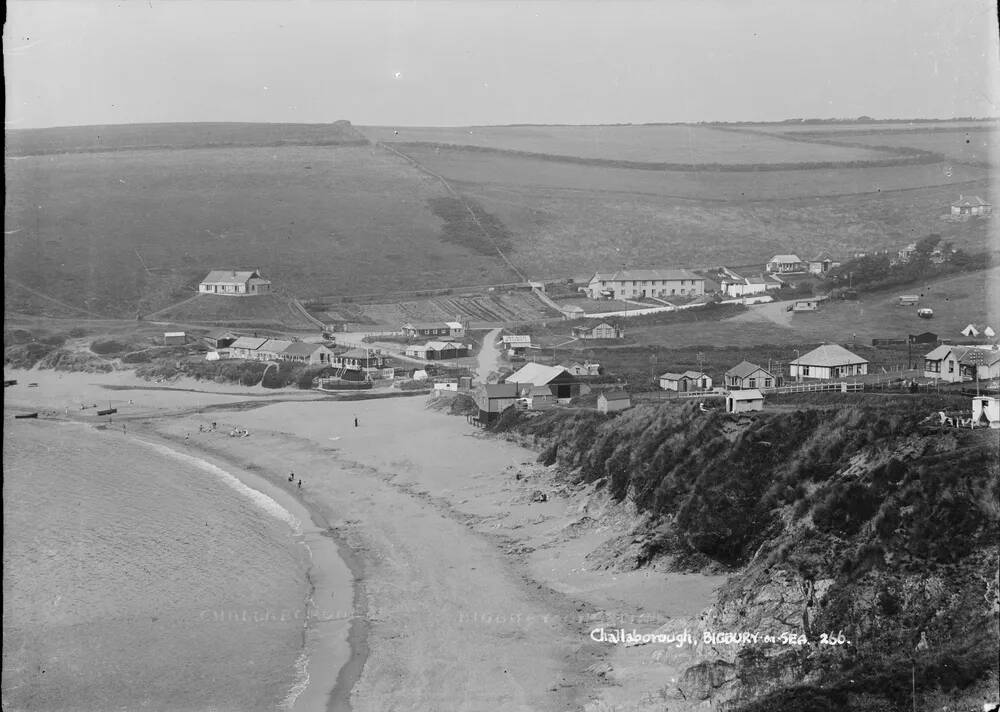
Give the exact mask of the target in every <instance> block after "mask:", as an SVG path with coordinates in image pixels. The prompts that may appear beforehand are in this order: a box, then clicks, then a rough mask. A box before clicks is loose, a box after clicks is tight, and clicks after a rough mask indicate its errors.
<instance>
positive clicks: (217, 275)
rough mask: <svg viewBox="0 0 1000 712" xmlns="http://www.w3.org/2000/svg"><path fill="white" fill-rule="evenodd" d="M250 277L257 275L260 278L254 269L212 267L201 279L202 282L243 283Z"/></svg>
mask: <svg viewBox="0 0 1000 712" xmlns="http://www.w3.org/2000/svg"><path fill="white" fill-rule="evenodd" d="M251 277H257V278H258V279H260V274H259V273H258V272H256V271H254V270H250V271H246V270H244V271H240V270H234V269H213V270H212V271H211V272H209V273H208V275H207V276H206V277H205V279H203V280H201V283H202V284H206V283H210V284H245V283H246V281H247V280H248V279H250V278H251Z"/></svg>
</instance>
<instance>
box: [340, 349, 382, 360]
mask: <svg viewBox="0 0 1000 712" xmlns="http://www.w3.org/2000/svg"><path fill="white" fill-rule="evenodd" d="M338 356H339V357H340V358H378V356H379V354H378V353H376V352H374V351H373V350H372V349H348V350H347V351H345V352H344V353H342V354H338Z"/></svg>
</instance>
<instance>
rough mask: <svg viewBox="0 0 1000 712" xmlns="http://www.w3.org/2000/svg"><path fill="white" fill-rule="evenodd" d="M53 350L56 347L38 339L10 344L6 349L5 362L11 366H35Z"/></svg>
mask: <svg viewBox="0 0 1000 712" xmlns="http://www.w3.org/2000/svg"><path fill="white" fill-rule="evenodd" d="M53 350H54V347H52V346H49V345H48V344H43V343H41V342H38V341H35V342H33V343H27V344H22V345H18V346H10V347H8V348H6V349H4V354H3V359H4V364H5V365H7V366H10V367H11V368H33V367H34V366H35V364H37V363H38V362H39V361H41V360H42V359H43V358H45V357H46V356H47V355H48V354H49V353H50V352H52V351H53Z"/></svg>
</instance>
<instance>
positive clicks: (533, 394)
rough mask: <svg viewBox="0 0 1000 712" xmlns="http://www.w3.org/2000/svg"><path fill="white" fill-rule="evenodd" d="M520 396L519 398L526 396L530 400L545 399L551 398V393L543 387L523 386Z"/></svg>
mask: <svg viewBox="0 0 1000 712" xmlns="http://www.w3.org/2000/svg"><path fill="white" fill-rule="evenodd" d="M520 395H521V396H527V397H530V398H546V397H551V396H552V391H550V390H549V389H548V388H547V387H545V386H532V385H528V386H525V387H524V388H521V392H520Z"/></svg>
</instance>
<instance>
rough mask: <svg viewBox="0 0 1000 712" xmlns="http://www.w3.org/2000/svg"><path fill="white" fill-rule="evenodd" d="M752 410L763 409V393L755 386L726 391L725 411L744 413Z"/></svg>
mask: <svg viewBox="0 0 1000 712" xmlns="http://www.w3.org/2000/svg"><path fill="white" fill-rule="evenodd" d="M752 410H764V394H763V393H761V392H760V391H759V390H757V389H756V388H745V389H743V390H739V391H730V392H729V393H726V412H727V413H746V412H749V411H752Z"/></svg>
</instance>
